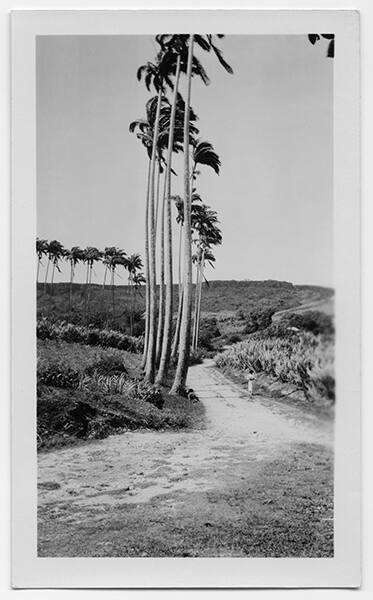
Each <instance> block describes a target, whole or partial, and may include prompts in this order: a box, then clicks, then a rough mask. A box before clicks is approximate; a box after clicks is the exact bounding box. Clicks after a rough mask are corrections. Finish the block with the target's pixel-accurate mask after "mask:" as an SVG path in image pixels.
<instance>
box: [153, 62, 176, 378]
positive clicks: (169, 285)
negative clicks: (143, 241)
mask: <svg viewBox="0 0 373 600" xmlns="http://www.w3.org/2000/svg"><path fill="white" fill-rule="evenodd" d="M180 66H181V57H180V55H178V57H177V63H176V73H175V83H174V92H173V98H172V108H171V116H170V132H169V136H168V149H167V167H166V175H165V188H166V194H165V197H164V201H165V202H167V222H166V224H167V232H166V237H167V244H166V265H167V268H166V307H165V317H164V331H163V340H162V352H161V359H160V365H159V371H158V375H157V383H159V384H161V385H162V384H164V383H165V379H166V377H167V374H168V368H169V364H170V358H171V343H172V314H173V264H172V262H173V261H172V206H171V166H172V150H173V145H174V133H175V120H176V107H177V94H178V89H179V80H180Z"/></svg>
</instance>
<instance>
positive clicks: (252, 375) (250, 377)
mask: <svg viewBox="0 0 373 600" xmlns="http://www.w3.org/2000/svg"><path fill="white" fill-rule="evenodd" d="M255 379H256V376H255V373H254V371H253V369H248V370H247V371H246V380H247V390H248V392H249V396H253V395H254V390H253V387H254V381H255Z"/></svg>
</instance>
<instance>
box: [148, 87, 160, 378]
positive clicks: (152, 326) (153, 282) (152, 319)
mask: <svg viewBox="0 0 373 600" xmlns="http://www.w3.org/2000/svg"><path fill="white" fill-rule="evenodd" d="M161 102H162V89H160V90H159V92H158V102H157V112H156V117H155V125H154V136H153V148H152V158H151V172H150V204H149V212H150V248H149V259H150V260H149V263H150V264H149V267H150V268H149V276H150V286H149V293H150V296H149V308H150V312H149V340H148V352H147V357H146V365H145V379H146V380H147V381H149V382H151V383H153V381H154V374H155V350H156V334H157V322H156V314H155V313H156V305H157V277H156V256H155V243H156V231H155V206H154V205H155V202H154V200H155V163H156V155H157V143H158V131H159V117H160V112H161Z"/></svg>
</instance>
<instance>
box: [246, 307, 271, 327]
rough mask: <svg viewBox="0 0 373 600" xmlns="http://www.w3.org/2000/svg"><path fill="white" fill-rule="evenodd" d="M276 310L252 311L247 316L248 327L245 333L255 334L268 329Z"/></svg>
mask: <svg viewBox="0 0 373 600" xmlns="http://www.w3.org/2000/svg"><path fill="white" fill-rule="evenodd" d="M274 313H275V310H274V309H273V308H263V309H258V310H252V311H250V312H249V313H248V315H246V318H245V320H246V325H245V328H244V330H243V333H255V331H259V330H261V329H266V328H267V327H269V326H270V325H271V323H272V316H273V315H274Z"/></svg>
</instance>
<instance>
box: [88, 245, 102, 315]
mask: <svg viewBox="0 0 373 600" xmlns="http://www.w3.org/2000/svg"><path fill="white" fill-rule="evenodd" d="M101 257H102V252H100V250H98V249H97V248H95V247H94V246H87V248H86V249H85V250H84V254H83V261H84V262H85V264H86V265H87V271H86V294H85V308H84V312H85V319H86V320H87V318H88V311H89V301H90V291H91V285H92V271H93V265H94V263H96V262H98V261H100V260H101Z"/></svg>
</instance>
